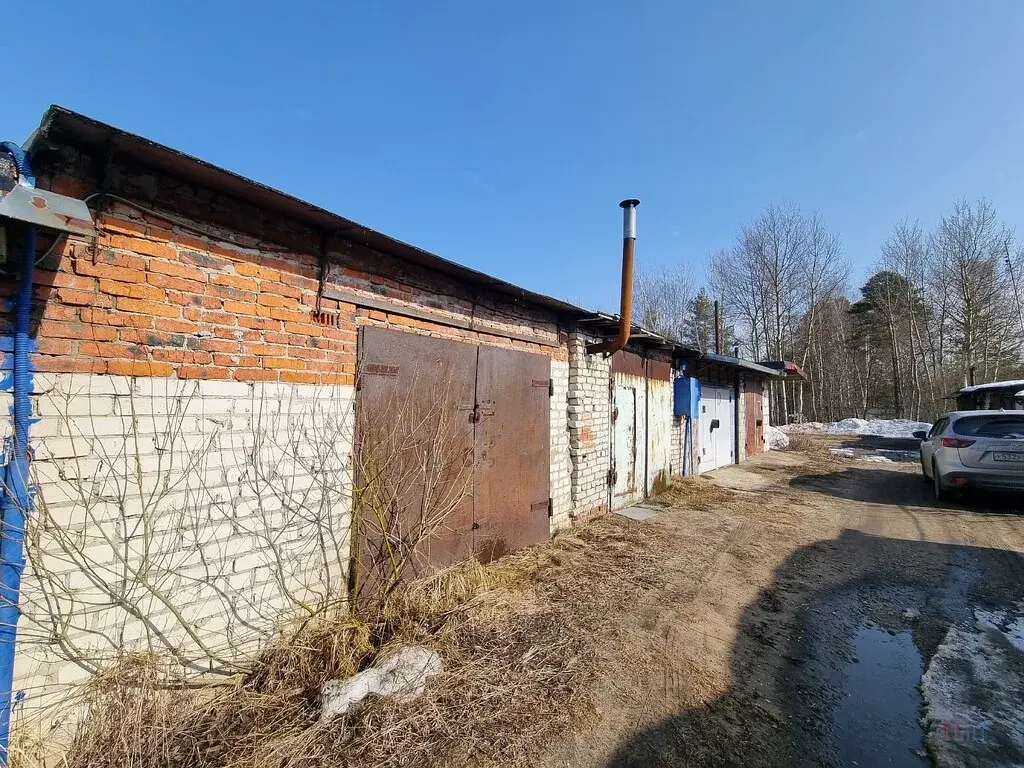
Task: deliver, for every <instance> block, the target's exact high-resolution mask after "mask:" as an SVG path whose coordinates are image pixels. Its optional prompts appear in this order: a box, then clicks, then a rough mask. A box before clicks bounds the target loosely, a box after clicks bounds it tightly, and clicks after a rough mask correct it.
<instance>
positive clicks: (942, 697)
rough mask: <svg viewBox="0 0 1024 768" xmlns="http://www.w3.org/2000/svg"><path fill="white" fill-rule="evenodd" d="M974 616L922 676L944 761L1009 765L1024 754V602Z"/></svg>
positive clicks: (929, 723)
mask: <svg viewBox="0 0 1024 768" xmlns="http://www.w3.org/2000/svg"><path fill="white" fill-rule="evenodd" d="M974 617H975V626H974V627H971V626H965V625H953V626H952V627H950V629H949V632H947V633H946V638H945V639H944V640H943V641H942V644H941V645H940V646H939V647H938V650H936V652H935V655H934V656H933V657H932V660H931V663H930V664H929V665H928V670H927V671H926V672H925V673H924V676H923V677H922V678H921V693H922V694H923V695H924V701H925V717H924V724H925V726H926V727H927V729H928V735H927V737H926V738H927V742H928V745H929V746H930V747H931V750H932V752H933V754H934V755H936V756H937V758H938V759H937V762H938V764H939V765H949V766H966V765H1004V764H1008V763H1006V762H1005V761H1006V757H1007V755H1008V754H1017V755H1020V754H1024V711H1022V705H1021V700H1020V691H1021V690H1024V603H1017V606H1016V608H1015V609H1012V610H1005V611H992V612H988V611H980V610H979V611H975V612H974Z"/></svg>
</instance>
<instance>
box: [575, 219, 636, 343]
mask: <svg viewBox="0 0 1024 768" xmlns="http://www.w3.org/2000/svg"><path fill="white" fill-rule="evenodd" d="M638 205H640V201H639V200H623V201H622V202H621V203H619V207H620V208H622V294H621V296H622V298H621V304H620V306H619V333H618V334H617V335H616V336H615V338H614V339H609V340H608V341H602V342H600V343H599V344H590V345H588V346H587V354H590V355H596V354H598V353H601V352H603V353H604V354H606V355H613V354H615V353H616V352H618V351H619V350H620V349H622V348H623V347H624V346H626V342H627V341H629V327H630V324H631V322H632V316H633V252H634V250H635V248H636V207H637V206H638Z"/></svg>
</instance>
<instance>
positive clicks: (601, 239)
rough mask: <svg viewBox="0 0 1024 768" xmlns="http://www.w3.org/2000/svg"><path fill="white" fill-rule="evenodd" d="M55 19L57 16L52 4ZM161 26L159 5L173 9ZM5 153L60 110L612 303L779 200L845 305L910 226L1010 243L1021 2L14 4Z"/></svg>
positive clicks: (702, 254)
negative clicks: (627, 258)
mask: <svg viewBox="0 0 1024 768" xmlns="http://www.w3.org/2000/svg"><path fill="white" fill-rule="evenodd" d="M58 6H63V7H58ZM172 8H173V10H171V9H172ZM19 28H20V29H24V30H28V31H29V34H27V35H26V36H24V37H20V38H19V37H17V36H13V35H8V36H6V37H5V41H4V54H5V55H4V58H5V60H6V61H7V63H8V67H9V68H10V67H11V65H12V64H15V63H16V64H17V66H15V67H14V72H15V73H17V71H18V69H19V68H20V69H21V71H22V74H21V76H20V77H18V76H15V77H13V78H8V79H7V80H6V82H5V87H4V95H5V98H4V100H3V107H2V109H0V134H3V135H2V136H0V138H3V139H7V138H11V139H15V140H19V141H20V140H23V139H24V138H25V137H27V135H28V134H29V132H30V131H31V130H32V129H33V128H34V127H35V125H36V124H37V123H38V121H39V118H40V116H41V114H42V113H43V111H44V109H45V108H46V107H47V106H48V105H49V104H51V103H58V104H62V105H64V106H67V107H70V108H72V109H75V110H78V111H80V112H84V113H86V114H88V115H90V116H92V117H95V118H98V119H100V120H103V121H105V122H109V123H113V124H115V125H117V126H119V127H121V128H124V129H126V130H130V131H133V132H136V133H140V134H142V135H144V136H147V137H149V138H152V139H155V140H157V141H160V142H162V143H165V144H169V145H171V146H173V147H176V148H178V149H181V150H184V151H186V152H189V153H191V154H194V155H197V156H199V157H202V158H203V159H206V160H209V161H211V162H213V163H216V164H218V165H222V166H224V167H226V168H230V169H231V170H234V171H237V172H239V173H242V174H244V175H247V176H250V177H252V178H256V179H259V180H260V181H262V182H264V183H267V184H270V185H271V186H275V187H278V188H280V189H283V190H285V191H287V192H290V193H292V194H295V195H297V196H299V197H302V198H304V199H306V200H309V201H311V202H315V203H318V204H320V205H322V206H324V207H327V208H330V209H331V210H334V211H336V212H338V213H340V214H342V215H344V216H347V217H349V218H352V219H355V220H356V221H359V222H361V223H363V224H366V225H369V226H371V227H374V228H376V229H380V230H382V231H384V232H387V233H388V234H391V235H393V236H396V237H399V238H401V239H403V240H406V241H408V242H411V243H414V244H416V245H419V246H421V247H423V248H426V249H428V250H431V251H433V252H435V253H438V254H440V255H442V256H445V257H447V258H450V259H454V260H456V261H459V262H462V263H464V264H467V265H470V266H473V267H475V268H478V269H481V270H484V271H486V272H489V273H491V274H494V275H497V276H499V277H502V278H505V279H507V280H511V281H513V282H516V283H519V284H521V285H523V286H525V287H528V288H531V289H533V290H537V291H541V292H544V293H550V294H553V295H556V296H559V297H562V298H568V299H570V300H573V301H576V302H580V303H582V304H585V305H587V306H592V307H597V308H603V309H614V308H615V306H616V303H617V283H618V281H617V277H616V274H617V269H618V261H619V254H620V240H619V238H620V236H621V220H620V212H619V209H618V207H617V203H618V201H619V200H620V199H622V198H624V197H632V196H636V197H639V198H641V200H642V201H643V202H642V205H641V207H640V210H639V235H640V236H639V239H638V242H637V256H638V259H639V260H640V261H641V262H642V263H645V264H647V265H657V264H674V263H677V262H680V261H686V262H689V263H690V264H691V265H693V268H694V270H695V272H696V273H697V274H698V275H700V274H702V273H703V268H704V264H705V262H706V258H707V254H708V253H709V252H710V251H712V250H714V249H716V248H721V247H726V246H728V245H730V244H731V243H732V242H733V241H734V237H735V233H736V231H737V230H738V229H739V227H740V226H741V225H742V224H743V223H745V222H748V221H749V220H751V219H753V218H755V217H756V216H757V215H758V213H759V212H760V211H761V210H762V209H763V208H764V207H765V206H766V205H768V204H770V203H783V202H791V203H795V204H797V205H799V206H801V207H803V208H805V209H808V210H810V209H818V210H820V211H821V212H822V213H823V215H824V216H825V218H826V220H827V221H828V222H829V224H830V225H831V226H832V227H833V228H834V229H836V230H837V231H838V232H839V233H840V234H841V236H842V238H843V241H844V243H845V247H846V250H847V252H848V254H849V256H850V257H851V259H852V260H853V262H854V265H855V274H854V283H855V284H859V283H860V282H862V278H863V277H864V276H865V275H866V273H867V271H868V270H869V268H870V267H871V265H872V263H873V262H874V260H875V259H876V257H877V253H878V247H879V244H880V243H881V241H882V240H883V239H884V238H885V236H886V234H887V232H888V231H889V229H890V228H891V226H892V225H893V224H894V223H895V222H896V221H897V220H898V219H899V218H901V217H902V216H905V215H907V216H910V217H911V218H919V219H920V220H921V221H922V223H923V224H925V225H930V224H931V223H932V222H933V221H934V220H936V219H937V218H938V217H939V216H940V215H941V214H942V213H944V212H945V211H946V210H948V209H949V208H950V207H951V206H952V204H953V202H954V201H955V200H956V199H957V198H958V197H960V196H966V197H969V198H974V197H977V196H979V195H986V196H987V197H989V198H990V199H991V200H992V201H993V202H994V203H995V205H996V207H997V210H998V211H999V213H1000V214H1001V216H1002V218H1003V219H1004V220H1006V221H1007V222H1008V223H1009V224H1011V225H1013V226H1015V227H1017V228H1018V230H1020V232H1021V233H1022V234H1024V177H1022V174H1024V98H1022V96H1024V94H1022V84H1021V83H1022V79H1024V45H1022V44H1021V40H1022V37H1024V35H1022V33H1024V3H1020V2H1016V1H1011V0H1006V1H1005V2H988V1H984V0H979V1H978V2H972V3H966V2H953V1H952V0H950V1H946V0H941V1H940V0H919V1H917V2H903V1H896V0H887V1H884V2H866V1H864V0H860V1H859V2H855V3H854V2H844V3H835V2H820V0H817V1H815V2H812V1H811V0H807V1H806V2H799V1H796V0H791V1H789V2H760V1H757V2H755V1H754V0H750V1H749V2H745V3H738V2H717V1H716V2H710V1H708V2H701V3H679V2H636V3H622V2H614V3H613V2H607V1H606V0H591V1H590V2H586V3H582V2H576V3H569V2H560V1H558V0H548V1H547V2H537V1H536V0H520V2H516V3H504V4H495V3H486V2H484V3H481V2H469V0H466V1H465V2H449V1H446V0H439V1H438V2H431V3H413V2H393V3H387V2H373V3H368V2H361V3H352V2H337V3H327V2H304V1H303V0H293V2H290V3H269V2H261V1H260V0H252V1H251V2H247V3H224V2H216V1H215V0H209V1H208V2H203V3H198V2H180V3H173V4H172V3H165V4H162V6H161V4H157V3H147V2H139V1H138V0H134V1H133V2H130V3H129V2H123V1H122V0H108V2H105V3H103V4H102V5H99V6H98V5H96V4H95V3H81V2H73V3H72V2H65V3H57V4H56V5H55V4H51V3H35V4H32V3H29V4H24V5H23V6H22V8H21V11H20V13H19Z"/></svg>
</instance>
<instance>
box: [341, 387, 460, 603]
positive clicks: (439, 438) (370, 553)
mask: <svg viewBox="0 0 1024 768" xmlns="http://www.w3.org/2000/svg"><path fill="white" fill-rule="evenodd" d="M364 386H366V387H370V386H378V387H382V388H383V391H382V392H379V393H377V394H378V397H376V398H375V400H374V403H373V406H372V407H365V408H359V409H358V411H357V414H356V435H357V440H358V449H357V451H356V453H355V464H356V468H355V473H354V481H355V486H354V491H353V510H354V514H355V521H354V526H353V527H354V530H355V532H356V537H357V544H356V552H357V554H356V557H355V558H354V560H353V572H352V576H351V580H350V581H351V584H352V591H353V594H354V595H355V596H356V598H357V602H358V605H359V607H360V608H361V609H363V610H367V609H369V607H370V606H373V605H376V604H379V603H380V602H381V601H386V600H388V599H389V598H390V596H391V595H392V594H393V593H394V592H395V590H396V589H398V588H399V587H400V586H401V585H402V584H404V583H405V582H407V581H408V580H410V579H411V578H416V577H419V576H423V575H425V574H428V573H430V572H431V571H433V570H435V569H436V567H437V566H438V565H439V564H440V565H444V564H446V563H445V562H444V559H443V556H444V555H446V554H448V553H449V552H450V551H451V550H452V548H453V546H455V545H454V544H453V540H455V541H456V542H457V541H458V539H459V538H460V537H461V538H462V540H468V539H469V536H468V534H469V533H470V532H469V531H468V530H458V528H457V525H458V523H459V522H460V521H462V520H465V519H471V518H472V497H471V494H470V488H471V483H472V480H473V454H472V442H471V432H470V429H471V425H470V422H469V419H468V417H467V414H468V412H467V411H465V410H460V409H459V406H460V403H458V402H457V401H456V399H455V397H454V395H453V392H452V387H451V380H450V376H439V377H438V378H437V379H436V380H435V381H434V383H433V386H432V387H431V388H430V390H429V394H428V395H427V396H426V397H423V398H417V399H413V398H411V397H410V396H409V394H408V393H409V392H417V391H419V389H420V388H419V387H417V386H415V385H409V386H407V387H402V388H401V389H400V388H399V387H398V386H397V381H394V382H385V383H384V384H380V383H379V382H367V383H366V384H365V385H364ZM432 547H433V548H438V549H440V550H441V552H440V554H441V556H442V557H440V558H439V557H435V556H434V555H433V554H432V551H431V549H432ZM465 554H466V555H469V554H471V552H469V551H468V550H467V551H466V552H465Z"/></svg>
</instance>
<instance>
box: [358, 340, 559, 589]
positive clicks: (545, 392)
mask: <svg viewBox="0 0 1024 768" xmlns="http://www.w3.org/2000/svg"><path fill="white" fill-rule="evenodd" d="M549 383H550V360H549V358H548V357H546V356H544V355H534V354H530V353H526V352H519V351H516V350H509V349H502V348H500V347H487V346H476V345H473V344H467V343H461V342H455V341H447V340H443V339H436V338H432V337H428V336H421V335H417V334H412V333H406V332H402V331H391V330H387V329H383V328H373V327H365V328H362V329H361V331H360V337H359V376H358V383H357V390H358V394H357V412H358V419H357V421H358V422H359V423H361V424H373V425H378V426H377V429H378V430H379V429H381V428H385V427H386V426H387V425H388V424H389V423H393V422H394V420H395V419H396V418H398V417H399V415H403V414H404V415H408V414H424V413H427V412H428V411H429V410H430V409H431V408H432V407H434V406H435V404H436V403H437V402H438V401H439V398H442V397H443V399H444V400H445V403H446V407H447V408H448V409H449V411H454V412H455V413H456V414H457V420H458V423H459V424H460V425H461V427H462V429H461V431H460V432H459V434H458V435H457V439H456V440H454V441H453V446H454V447H455V448H456V449H457V450H458V451H459V452H460V455H462V456H464V457H465V463H466V468H467V473H468V480H467V482H466V495H465V498H464V500H463V502H462V503H461V504H459V506H458V508H457V509H456V510H455V511H454V512H453V513H452V514H451V515H449V516H448V518H446V520H445V524H444V526H443V527H442V530H440V531H439V532H438V533H437V534H436V535H435V536H433V537H431V539H430V540H429V541H427V542H425V543H424V544H421V545H420V546H419V547H418V551H417V552H416V557H415V558H414V561H415V567H414V568H413V569H412V572H411V573H409V574H407V578H412V577H414V576H416V575H421V574H423V573H427V572H430V571H431V570H436V569H437V568H440V567H443V566H445V565H449V564H451V563H455V562H458V561H460V560H463V559H465V558H466V557H469V556H471V555H476V556H477V557H478V558H479V559H480V560H482V561H484V562H486V561H489V560H492V559H494V558H496V557H500V556H501V555H503V554H505V553H506V552H511V551H513V550H516V549H519V548H521V547H524V546H526V545H528V544H533V543H535V542H538V541H544V540H545V539H547V537H548V532H549V521H548V514H549V512H548V507H549V501H548V497H549V479H550V456H549V451H550V405H549ZM435 410H436V408H435ZM414 427H415V428H418V429H428V428H429V425H424V424H415V422H414ZM417 441H419V442H420V443H422V440H421V439H420V438H419V437H417V435H410V436H409V440H408V442H409V443H410V444H413V445H415V444H416V443H417ZM362 445H363V441H360V443H359V444H358V445H357V448H356V450H357V451H362V448H361V446H362ZM407 453H408V454H409V455H406V456H403V457H402V458H401V459H400V461H399V466H400V467H401V466H404V464H405V463H407V462H409V463H411V462H415V461H417V460H418V457H417V456H416V455H415V453H416V452H415V451H414V450H413V451H408V452H407ZM365 463H366V462H365V461H361V460H358V459H357V465H360V466H362V465H363V464H365ZM449 474H450V473H449ZM358 482H359V480H358V478H357V484H358ZM423 491H424V482H422V479H421V481H420V482H417V483H414V484H412V485H410V487H409V488H408V489H407V490H406V491H403V493H402V494H401V495H400V497H398V498H397V499H396V504H397V505H398V506H400V507H401V510H400V516H401V518H402V519H404V520H406V521H407V522H408V524H410V525H411V524H414V523H415V520H416V519H417V517H418V516H419V515H421V514H422V511H423V503H422V498H423ZM357 536H358V537H359V542H360V543H359V547H358V555H357V556H358V559H359V562H360V563H364V564H365V562H366V559H367V558H368V557H370V556H371V555H373V556H377V557H379V556H381V553H382V545H384V544H386V543H387V542H386V541H385V539H386V538H387V537H384V536H383V535H382V533H381V531H380V526H379V525H375V524H374V521H373V520H372V519H367V517H366V516H365V515H364V516H363V517H362V520H361V522H360V525H359V526H358V529H357Z"/></svg>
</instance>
